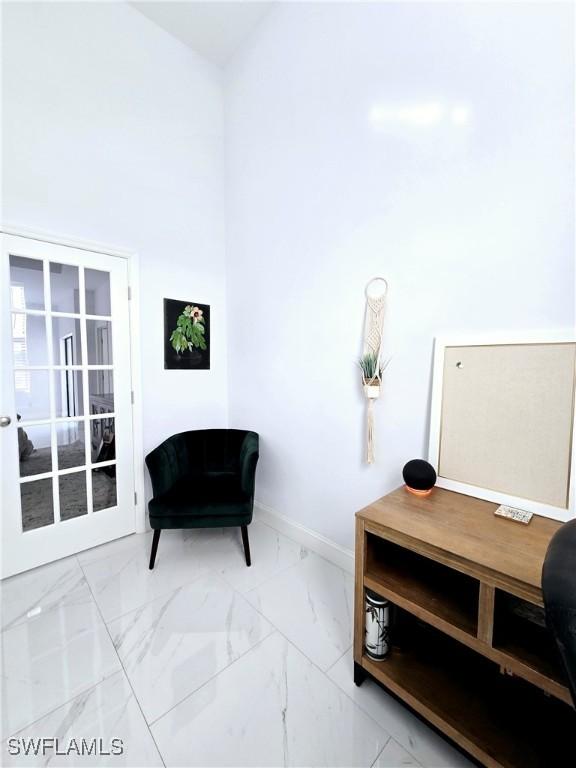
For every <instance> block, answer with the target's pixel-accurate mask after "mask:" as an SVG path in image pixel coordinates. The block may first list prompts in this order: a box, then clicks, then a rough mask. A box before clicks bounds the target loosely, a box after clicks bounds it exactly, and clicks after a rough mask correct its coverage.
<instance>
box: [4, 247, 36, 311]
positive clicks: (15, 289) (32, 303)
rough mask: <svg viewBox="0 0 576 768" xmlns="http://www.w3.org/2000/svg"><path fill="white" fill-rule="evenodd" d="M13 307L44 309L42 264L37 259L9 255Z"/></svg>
mask: <svg viewBox="0 0 576 768" xmlns="http://www.w3.org/2000/svg"><path fill="white" fill-rule="evenodd" d="M10 296H11V302H12V308H13V309H44V264H43V262H42V261H40V260H39V259H27V258H25V257H24V256H10Z"/></svg>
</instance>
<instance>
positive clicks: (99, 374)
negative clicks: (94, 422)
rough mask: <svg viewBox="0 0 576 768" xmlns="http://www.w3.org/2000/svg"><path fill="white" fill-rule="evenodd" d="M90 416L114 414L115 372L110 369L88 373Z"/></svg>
mask: <svg viewBox="0 0 576 768" xmlns="http://www.w3.org/2000/svg"><path fill="white" fill-rule="evenodd" d="M88 393H89V395H90V414H91V415H92V416H96V415H98V414H100V413H114V371H112V370H110V369H109V368H103V369H102V370H96V371H88Z"/></svg>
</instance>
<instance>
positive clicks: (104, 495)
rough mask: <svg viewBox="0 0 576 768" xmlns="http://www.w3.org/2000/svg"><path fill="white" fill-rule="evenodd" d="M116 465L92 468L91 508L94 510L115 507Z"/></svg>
mask: <svg viewBox="0 0 576 768" xmlns="http://www.w3.org/2000/svg"><path fill="white" fill-rule="evenodd" d="M117 503H118V502H117V500H116V465H112V466H109V467H102V468H101V469H93V470H92V508H93V509H94V512H98V511H99V510H101V509H109V508H110V507H115V506H116V504H117Z"/></svg>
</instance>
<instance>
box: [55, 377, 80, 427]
mask: <svg viewBox="0 0 576 768" xmlns="http://www.w3.org/2000/svg"><path fill="white" fill-rule="evenodd" d="M54 410H55V414H56V418H67V417H71V416H84V390H83V386H82V371H71V370H64V371H54Z"/></svg>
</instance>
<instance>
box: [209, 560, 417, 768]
mask: <svg viewBox="0 0 576 768" xmlns="http://www.w3.org/2000/svg"><path fill="white" fill-rule="evenodd" d="M300 562H302V561H300ZM328 562H330V561H328ZM295 565H299V563H295ZM332 565H335V564H334V563H332ZM291 567H293V566H291ZM335 567H336V568H339V566H335ZM340 570H341V571H343V572H344V573H346V572H345V571H344V569H343V568H340ZM284 572H285V571H284ZM236 591H237V590H236ZM249 591H252V590H249ZM238 594H239V595H240V596H241V597H243V598H244V600H245V601H246V602H247V603H248V605H250V606H251V607H252V608H253V609H254V610H255V611H256V612H257V613H258V614H260V616H262V618H264V619H265V620H266V621H267V622H268V623H269V624H271V625H272V626H273V627H274V629H275V630H276V632H278V634H279V635H280V636H281V637H283V638H284V639H285V640H286V642H287V643H289V644H290V645H291V646H292V647H293V648H294V649H295V650H296V651H298V653H301V654H302V656H304V658H305V659H306V660H307V661H309V662H310V664H312V666H314V667H316V669H317V670H318V671H319V672H320V673H321V674H322V675H323V676H324V677H325V678H326V680H327V681H328V682H329V683H331V684H332V685H333V686H335V687H336V688H337V689H338V691H339V692H340V693H341V694H343V695H344V696H346V698H347V699H348V700H349V701H351V702H352V704H353V705H354V707H355V708H356V709H358V710H359V711H360V712H361V713H362V714H363V715H364V716H365V717H367V718H368V719H369V720H370V721H371V722H372V723H374V724H375V725H376V726H377V727H378V728H380V729H381V730H382V731H384V733H385V734H386V736H387V737H388V738H387V739H386V741H385V743H384V746H383V747H382V749H381V750H380V752H379V753H378V754H377V755H376V757H375V758H374V762H376V760H377V759H378V758H379V757H380V755H381V754H382V752H383V750H384V749H385V747H386V745H387V744H388V741H389V740H390V739H391V738H392V734H391V733H389V731H388V729H387V728H386V727H385V726H383V725H382V723H380V722H378V720H376V718H375V717H373V716H372V715H371V714H370V713H369V712H367V711H366V710H365V709H364V708H363V707H361V706H360V705H359V704H358V703H357V702H356V701H355V700H354V698H353V697H352V696H351V695H350V694H349V693H348V692H347V691H345V690H344V689H343V688H342V687H341V686H340V685H338V683H337V682H336V681H335V680H332V678H331V677H330V676H329V675H328V672H329V671H330V670H331V669H332V668H333V667H334V666H335V665H336V664H337V663H338V662H339V661H340V660H341V659H342V658H343V657H344V656H345V655H346V654H347V653H348V651H349V650H350V648H351V647H352V645H349V646H348V647H347V648H346V650H345V651H344V652H343V653H342V654H341V655H340V656H338V658H337V659H336V660H335V661H334V662H333V663H332V664H330V666H329V667H328V668H327V669H326V670H324V669H322V667H320V666H318V664H317V663H316V662H315V661H314V660H313V659H311V658H310V657H309V656H308V654H307V653H306V652H305V651H303V650H302V649H301V648H299V647H298V646H297V645H296V643H294V642H293V641H292V640H290V638H289V637H287V636H286V635H285V634H284V632H282V630H281V629H279V628H278V627H277V626H276V624H274V622H273V621H271V620H270V619H269V618H268V616H266V614H265V613H263V612H262V611H261V610H260V609H259V608H257V607H256V606H255V605H252V603H251V602H250V601H249V600H248V599H247V598H246V595H243V594H242V593H241V592H238ZM247 594H248V593H247ZM269 636H270V635H269ZM228 666H230V665H228ZM223 671H224V670H223V669H222V670H220V672H223ZM220 672H217V673H216V675H219V674H220ZM216 675H214V677H216ZM401 746H403V745H401ZM410 754H411V753H410ZM373 764H374V763H372V764H371V768H372V765H373Z"/></svg>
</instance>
